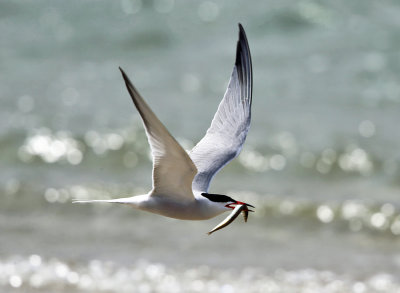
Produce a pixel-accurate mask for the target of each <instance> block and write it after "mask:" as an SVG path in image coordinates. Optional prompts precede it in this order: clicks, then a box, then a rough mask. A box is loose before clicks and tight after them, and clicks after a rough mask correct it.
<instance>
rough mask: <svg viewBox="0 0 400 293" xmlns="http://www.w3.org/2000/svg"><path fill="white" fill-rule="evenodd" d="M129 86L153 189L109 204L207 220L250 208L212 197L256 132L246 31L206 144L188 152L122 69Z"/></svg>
mask: <svg viewBox="0 0 400 293" xmlns="http://www.w3.org/2000/svg"><path fill="white" fill-rule="evenodd" d="M121 72H122V75H123V78H124V80H125V84H126V87H127V89H128V92H129V94H130V96H131V97H132V100H133V102H134V104H135V106H136V108H137V110H138V111H139V114H140V116H141V118H142V120H143V125H144V128H145V130H146V134H147V138H148V141H149V144H150V147H151V151H152V156H153V188H152V190H151V191H150V192H149V193H147V194H144V195H138V196H133V197H128V198H118V199H112V200H78V201H76V202H109V203H120V204H126V205H129V206H131V207H133V208H136V209H140V210H144V211H147V212H151V213H155V214H159V215H163V216H166V217H171V218H176V219H182V220H205V219H210V218H212V217H215V216H217V215H219V214H221V213H223V212H225V211H229V210H232V209H233V208H234V207H233V206H232V205H238V204H241V205H245V206H246V209H247V204H245V203H243V202H239V201H236V200H234V199H232V198H230V197H228V196H225V195H219V194H208V188H209V185H210V182H211V180H212V178H213V177H214V175H215V174H216V173H217V172H218V171H219V170H220V169H222V168H223V167H224V166H225V165H226V164H228V163H229V162H230V161H231V160H232V159H233V158H235V157H236V156H237V155H238V154H239V153H240V151H241V149H242V146H243V143H244V141H245V139H246V136H247V132H248V130H249V127H250V118H251V102H252V81H253V78H252V65H251V57H250V50H249V46H248V42H247V38H246V34H245V32H244V29H243V27H242V26H241V25H240V24H239V41H238V43H237V49H236V61H235V66H234V68H233V72H232V76H231V79H230V82H229V85H228V88H227V90H226V93H225V95H224V98H223V99H222V101H221V103H220V105H219V107H218V110H217V112H216V113H215V116H214V119H213V120H212V122H211V126H210V128H209V129H208V130H207V133H206V135H205V136H204V138H203V139H202V140H200V142H199V143H198V144H197V145H196V146H195V147H194V148H193V149H192V150H191V151H190V152H189V153H187V152H186V151H185V150H184V149H183V148H182V147H181V146H180V145H179V143H178V142H177V141H176V140H175V138H174V137H173V136H172V135H171V134H170V133H169V132H168V130H167V129H166V128H165V126H164V125H163V124H162V123H161V121H160V120H159V119H158V118H157V116H156V115H155V114H154V113H153V111H152V110H151V109H150V107H149V106H148V105H147V103H146V102H145V101H144V100H143V98H142V97H141V95H140V94H139V92H138V91H137V90H136V88H135V87H134V86H133V85H132V83H131V82H130V80H129V78H128V76H127V75H126V74H125V72H124V71H123V70H122V69H121Z"/></svg>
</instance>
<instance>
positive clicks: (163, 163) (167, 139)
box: [120, 68, 197, 200]
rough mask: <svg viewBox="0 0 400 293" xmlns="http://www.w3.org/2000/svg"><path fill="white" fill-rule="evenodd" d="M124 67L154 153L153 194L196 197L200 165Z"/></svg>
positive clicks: (178, 197)
mask: <svg viewBox="0 0 400 293" xmlns="http://www.w3.org/2000/svg"><path fill="white" fill-rule="evenodd" d="M120 70H121V73H122V76H123V78H124V80H125V84H126V87H127V89H128V92H129V94H130V96H131V97H132V100H133V103H134V104H135V106H136V108H137V110H138V111H139V113H140V116H141V117H142V120H143V124H144V128H145V130H146V134H147V138H148V141H149V144H150V147H151V152H152V156H153V190H152V193H151V194H152V196H164V197H174V198H175V199H179V200H194V196H193V192H192V181H193V178H194V176H195V174H196V173H197V169H196V166H195V165H194V163H193V161H192V160H191V159H190V157H189V155H188V154H187V153H186V151H185V150H184V149H183V148H182V147H181V145H180V144H179V143H178V142H177V141H176V140H175V138H174V137H173V136H172V135H171V134H170V133H169V132H168V130H167V129H166V128H165V126H164V125H163V124H162V123H161V121H160V120H159V119H158V118H157V116H156V115H155V114H154V113H153V111H152V110H151V109H150V107H149V106H148V105H147V104H146V102H145V101H144V100H143V98H142V97H141V96H140V94H139V92H138V91H137V90H136V88H135V87H134V86H133V85H132V83H131V82H130V80H129V78H128V76H127V75H126V74H125V72H124V71H123V70H122V69H121V68H120Z"/></svg>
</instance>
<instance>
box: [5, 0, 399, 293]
mask: <svg viewBox="0 0 400 293" xmlns="http://www.w3.org/2000/svg"><path fill="white" fill-rule="evenodd" d="M399 15H400V4H399V2H398V1H373V0H356V1H345V0H339V1H316V0H303V1H288V0H283V1H282V0H281V1H257V2H256V1H253V2H250V1H249V2H246V1H240V0H233V1H232V0H230V1H227V0H225V1H182V0H175V1H174V0H152V1H144V0H142V1H141V0H121V1H44V0H35V1H1V2H0V31H1V45H0V64H1V66H0V68H1V70H0V96H1V100H0V103H1V104H0V105H1V106H0V147H1V152H0V162H1V164H0V199H1V205H0V291H1V292H358V293H363V292H400V279H399V271H400V251H399V245H400V205H399V204H400V201H399V191H400V182H399V179H400V169H399V162H400V151H399V145H400V135H399V125H400V116H399V113H400V78H399V76H400V51H399V46H400V18H399ZM238 22H241V23H242V24H243V25H244V27H245V29H246V31H247V35H248V39H249V43H250V48H251V51H252V56H253V67H254V97H253V99H254V103H253V119H252V127H251V130H250V133H249V136H248V139H247V142H246V144H245V147H244V149H243V152H242V154H241V155H240V157H239V158H238V159H236V160H235V161H234V162H232V163H231V164H229V165H228V166H227V167H225V168H224V169H223V171H222V172H220V173H219V174H218V175H217V176H216V178H215V179H214V181H213V182H212V187H211V191H213V192H218V193H224V194H228V195H230V196H232V197H234V198H237V199H239V200H243V201H247V202H249V203H252V204H254V205H255V206H256V207H257V212H256V213H254V214H251V215H250V219H249V222H248V223H247V224H244V223H242V220H241V219H240V220H237V221H235V222H234V223H233V224H231V225H230V226H229V227H228V228H226V229H224V230H222V231H219V232H217V233H215V234H213V235H212V236H207V235H206V232H207V231H209V230H210V229H211V228H212V227H214V225H216V224H217V223H218V222H219V221H220V220H221V218H222V217H223V216H221V217H220V218H217V219H213V220H209V221H202V222H189V221H177V220H173V219H168V218H164V217H160V216H157V215H152V214H146V213H144V212H140V211H135V210H131V209H130V208H127V207H121V206H109V205H79V206H78V205H73V204H71V200H72V199H73V198H90V199H91V198H115V197H121V196H127V195H133V194H140V193H142V192H145V191H147V190H149V188H150V186H151V178H150V174H151V161H150V159H149V148H148V144H147V140H146V137H145V134H144V132H143V128H142V125H141V122H140V120H139V115H138V113H137V112H136V110H135V108H134V106H133V105H132V102H131V100H130V97H129V96H128V93H127V91H126V89H125V86H124V83H123V80H122V78H121V75H120V73H119V71H118V66H121V67H122V68H124V69H125V70H126V72H127V73H128V74H129V75H130V77H131V80H132V81H133V82H134V84H135V85H136V86H137V88H138V89H139V91H140V92H141V93H142V94H143V96H144V97H145V98H146V100H147V101H148V103H149V104H150V105H151V107H152V108H153V109H154V111H155V112H156V113H157V114H158V115H159V117H160V119H161V120H162V121H163V122H164V123H165V125H166V126H167V127H168V129H169V130H170V131H171V132H172V134H173V135H175V136H176V137H177V138H178V139H179V141H180V142H181V143H182V145H184V146H185V148H187V149H190V148H191V146H193V145H194V144H195V143H196V142H197V141H198V140H199V139H200V138H201V137H202V136H203V135H204V133H205V131H206V129H207V128H208V126H209V123H210V121H211V119H212V117H213V115H214V112H215V110H216V108H217V105H218V103H219V101H220V99H221V98H222V96H223V94H224V91H225V87H226V85H227V82H228V79H229V76H230V74H231V70H232V67H233V62H234V56H235V44H236V40H237V32H238V28H237V23H238Z"/></svg>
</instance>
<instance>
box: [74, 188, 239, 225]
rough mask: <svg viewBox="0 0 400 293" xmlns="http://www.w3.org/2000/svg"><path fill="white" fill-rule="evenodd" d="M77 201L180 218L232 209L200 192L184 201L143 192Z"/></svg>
mask: <svg viewBox="0 0 400 293" xmlns="http://www.w3.org/2000/svg"><path fill="white" fill-rule="evenodd" d="M75 202H78V203H79V202H80V203H88V202H107V203H119V204H126V205H128V206H130V207H132V208H135V209H138V210H142V211H146V212H150V213H154V214H159V215H162V216H165V217H169V218H175V219H179V220H208V219H211V218H214V217H215V216H217V215H220V214H222V213H223V212H226V211H229V210H231V209H230V208H227V207H225V206H224V205H221V204H218V203H215V202H212V201H210V200H208V199H207V198H205V197H203V196H201V195H200V194H199V196H198V197H196V199H195V200H191V201H182V200H175V199H172V198H171V197H170V196H169V195H164V194H159V195H152V194H151V192H150V193H148V194H141V195H136V196H132V197H126V198H117V199H110V200H108V199H106V200H103V199H98V200H77V201H75Z"/></svg>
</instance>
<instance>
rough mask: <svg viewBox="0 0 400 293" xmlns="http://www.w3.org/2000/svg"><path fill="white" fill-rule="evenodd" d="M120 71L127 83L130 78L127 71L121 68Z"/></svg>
mask: <svg viewBox="0 0 400 293" xmlns="http://www.w3.org/2000/svg"><path fill="white" fill-rule="evenodd" d="M118 68H119V71H121V74H122V77H123V78H124V80H125V81H126V79H127V78H128V76H127V75H126V73H125V71H124V70H123V69H122V68H121V66H119V67H118Z"/></svg>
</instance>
